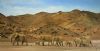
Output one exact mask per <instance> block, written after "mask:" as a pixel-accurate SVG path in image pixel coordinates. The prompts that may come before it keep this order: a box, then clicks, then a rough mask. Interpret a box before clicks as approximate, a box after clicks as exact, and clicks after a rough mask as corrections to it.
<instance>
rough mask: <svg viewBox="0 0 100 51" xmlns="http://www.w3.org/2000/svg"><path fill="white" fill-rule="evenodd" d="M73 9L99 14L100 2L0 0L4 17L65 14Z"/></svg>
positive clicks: (91, 0)
mask: <svg viewBox="0 0 100 51" xmlns="http://www.w3.org/2000/svg"><path fill="white" fill-rule="evenodd" d="M73 9H80V10H89V11H92V12H100V0H0V13H3V14H4V15H20V14H26V13H29V14H34V13H37V12H41V11H46V12H57V11H66V12H67V11H71V10H73Z"/></svg>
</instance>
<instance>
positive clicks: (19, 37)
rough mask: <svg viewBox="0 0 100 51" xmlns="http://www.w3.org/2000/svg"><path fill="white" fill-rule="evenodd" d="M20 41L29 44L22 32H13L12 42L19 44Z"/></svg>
mask: <svg viewBox="0 0 100 51" xmlns="http://www.w3.org/2000/svg"><path fill="white" fill-rule="evenodd" d="M20 42H21V45H23V44H24V43H26V45H28V41H27V37H26V36H25V35H22V34H13V35H12V36H11V43H12V44H13V45H19V44H20Z"/></svg>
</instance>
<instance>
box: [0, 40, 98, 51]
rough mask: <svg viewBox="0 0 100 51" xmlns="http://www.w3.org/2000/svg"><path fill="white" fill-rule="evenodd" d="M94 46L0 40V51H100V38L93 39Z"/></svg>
mask: <svg viewBox="0 0 100 51" xmlns="http://www.w3.org/2000/svg"><path fill="white" fill-rule="evenodd" d="M92 42H93V45H94V47H56V46H34V45H32V43H30V44H29V46H12V45H11V43H10V42H0V51H100V40H93V41H92Z"/></svg>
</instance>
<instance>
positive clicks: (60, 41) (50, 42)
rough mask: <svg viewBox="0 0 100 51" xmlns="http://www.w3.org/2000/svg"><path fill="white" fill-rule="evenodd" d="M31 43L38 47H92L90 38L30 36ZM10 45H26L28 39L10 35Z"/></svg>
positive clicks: (25, 36)
mask: <svg viewBox="0 0 100 51" xmlns="http://www.w3.org/2000/svg"><path fill="white" fill-rule="evenodd" d="M30 37H31V41H32V43H33V44H34V45H39V46H66V47H90V46H93V44H92V42H91V39H90V37H88V36H84V37H83V36H82V37H71V38H69V39H68V37H64V36H52V35H32V36H30ZM10 40H11V43H12V44H13V45H20V43H21V45H24V44H26V45H28V42H29V41H28V37H27V35H24V34H12V36H11V38H10Z"/></svg>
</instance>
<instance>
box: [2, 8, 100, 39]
mask: <svg viewBox="0 0 100 51" xmlns="http://www.w3.org/2000/svg"><path fill="white" fill-rule="evenodd" d="M3 22H5V23H3ZM6 23H7V25H6V26H5V27H9V29H10V31H9V32H10V33H13V32H24V33H26V34H34V32H35V31H36V32H38V33H40V32H41V31H43V32H44V33H45V34H52V33H51V32H52V31H58V32H57V33H58V34H66V32H71V33H69V34H73V33H74V34H73V35H75V34H84V32H89V34H91V35H93V37H96V36H97V35H99V33H100V30H99V29H100V13H93V12H90V11H80V10H77V9H75V10H72V11H70V12H62V11H59V12H57V13H47V12H40V13H36V14H34V15H31V14H25V15H18V16H7V17H5V16H4V15H3V14H0V26H2V25H5V24H6ZM46 27H48V28H46ZM61 27H62V28H61ZM57 28H58V29H59V30H56V29H57ZM51 29H54V30H51ZM63 29H66V30H63ZM0 30H2V28H1V29H0ZM6 30H7V31H8V29H6ZM0 32H2V31H0ZM4 32H5V31H4ZM10 33H9V34H10ZM98 39H99V37H98Z"/></svg>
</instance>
